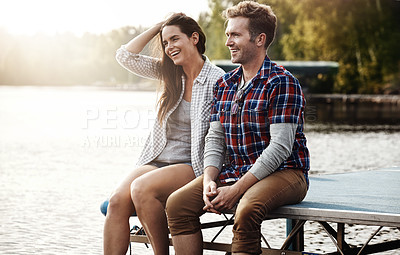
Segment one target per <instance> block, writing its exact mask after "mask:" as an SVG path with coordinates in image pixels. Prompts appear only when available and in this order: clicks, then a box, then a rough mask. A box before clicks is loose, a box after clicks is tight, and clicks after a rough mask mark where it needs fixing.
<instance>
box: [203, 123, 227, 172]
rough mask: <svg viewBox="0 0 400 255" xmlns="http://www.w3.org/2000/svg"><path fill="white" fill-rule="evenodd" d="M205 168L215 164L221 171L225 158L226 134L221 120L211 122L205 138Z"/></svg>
mask: <svg viewBox="0 0 400 255" xmlns="http://www.w3.org/2000/svg"><path fill="white" fill-rule="evenodd" d="M205 139H206V140H205V141H206V142H205V148H204V168H206V167H207V166H214V167H216V168H218V170H220V171H221V169H222V165H223V163H224V159H225V151H226V144H225V134H224V128H223V127H222V124H221V122H219V121H212V122H210V129H209V130H208V133H207V135H206V138H205Z"/></svg>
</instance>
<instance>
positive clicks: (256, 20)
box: [223, 1, 276, 49]
mask: <svg viewBox="0 0 400 255" xmlns="http://www.w3.org/2000/svg"><path fill="white" fill-rule="evenodd" d="M223 15H224V17H225V18H226V19H231V18H236V17H245V18H248V19H249V32H250V40H251V41H254V40H255V39H256V37H257V36H258V35H259V34H261V33H265V34H266V37H267V39H266V42H265V45H264V47H265V49H268V47H269V46H270V45H271V43H272V41H273V40H274V38H275V30H276V16H275V14H274V12H273V11H272V9H271V7H270V6H269V5H265V4H259V3H257V2H253V1H243V2H240V3H239V4H237V5H235V6H232V7H230V8H228V9H226V10H225V11H224V12H223Z"/></svg>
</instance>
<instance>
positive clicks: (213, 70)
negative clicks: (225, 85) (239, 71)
mask: <svg viewBox="0 0 400 255" xmlns="http://www.w3.org/2000/svg"><path fill="white" fill-rule="evenodd" d="M203 56H204V57H205V58H206V59H205V63H204V64H205V65H207V66H208V68H209V73H210V75H212V76H215V77H216V78H217V79H219V78H220V77H221V76H222V75H224V74H225V71H224V70H223V69H222V68H221V67H219V66H216V65H215V64H213V63H211V61H210V60H209V59H208V57H207V56H205V55H203Z"/></svg>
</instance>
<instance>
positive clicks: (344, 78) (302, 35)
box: [203, 0, 400, 93]
mask: <svg viewBox="0 0 400 255" xmlns="http://www.w3.org/2000/svg"><path fill="white" fill-rule="evenodd" d="M236 2H238V1H234V0H223V1H218V0H210V8H211V15H209V16H207V17H203V19H204V20H206V21H207V22H205V24H204V25H205V27H206V29H205V30H206V33H207V35H208V36H210V38H209V39H210V40H211V42H213V47H209V50H208V51H207V54H208V55H209V57H210V58H214V59H219V58H229V53H222V52H226V51H225V48H226V47H225V46H224V45H223V44H222V43H220V42H219V41H220V40H221V39H220V38H221V37H218V39H217V40H218V42H216V41H215V39H214V38H217V36H218V35H221V34H223V33H224V31H223V29H222V28H221V27H222V24H223V23H224V20H223V19H222V18H221V16H219V15H217V14H218V13H221V11H222V10H224V9H225V8H226V7H227V6H231V5H233V4H235V3H236ZM259 2H260V3H264V4H268V5H270V6H271V7H272V9H273V10H274V12H275V14H276V15H277V17H278V29H277V34H276V38H275V41H274V43H273V44H272V46H271V47H270V49H269V52H268V54H269V56H270V57H271V58H272V59H275V60H278V59H279V60H315V61H318V60H324V61H336V62H338V63H339V72H338V74H337V77H336V81H335V86H334V89H333V92H340V93H390V92H397V93H399V92H400V51H399V50H398V47H399V46H398V44H399V42H400V20H399V18H398V13H400V2H399V1H395V0H335V1H326V0H269V1H267V0H260V1H259Z"/></svg>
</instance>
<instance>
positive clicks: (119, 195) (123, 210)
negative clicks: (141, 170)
mask: <svg viewBox="0 0 400 255" xmlns="http://www.w3.org/2000/svg"><path fill="white" fill-rule="evenodd" d="M133 210H134V208H133V204H132V201H131V200H130V197H129V196H128V195H127V194H125V193H123V192H115V193H114V194H112V195H111V197H110V199H109V203H108V209H107V215H116V214H119V215H124V214H126V215H130V214H131V213H132V212H133Z"/></svg>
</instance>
